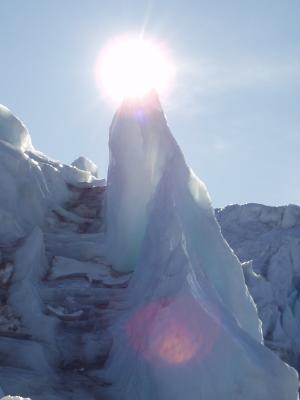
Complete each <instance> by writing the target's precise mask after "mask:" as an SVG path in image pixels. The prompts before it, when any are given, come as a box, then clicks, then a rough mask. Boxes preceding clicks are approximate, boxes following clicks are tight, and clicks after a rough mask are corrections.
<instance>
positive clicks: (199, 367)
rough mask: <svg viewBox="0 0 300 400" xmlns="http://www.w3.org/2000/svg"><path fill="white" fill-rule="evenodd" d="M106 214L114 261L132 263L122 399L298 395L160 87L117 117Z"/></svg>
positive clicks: (121, 342)
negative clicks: (171, 123) (174, 131)
mask: <svg viewBox="0 0 300 400" xmlns="http://www.w3.org/2000/svg"><path fill="white" fill-rule="evenodd" d="M106 218H107V220H106V223H107V229H108V243H107V246H108V247H107V258H108V259H109V260H110V261H111V262H112V264H113V265H115V266H116V267H117V268H118V269H119V270H120V271H127V270H132V269H133V270H134V272H133V275H132V278H131V281H130V283H129V288H128V292H127V303H126V304H127V309H126V310H125V311H124V312H123V313H122V314H121V315H120V317H119V320H118V322H117V323H116V324H115V326H114V328H113V330H112V333H113V338H114V340H113V347H112V350H111V352H110V357H109V360H108V364H107V369H106V375H105V376H106V379H107V381H108V382H111V383H112V387H111V390H110V391H109V394H110V396H111V397H112V398H113V399H119V398H121V397H122V399H124V400H126V399H131V400H134V399H143V400H147V399H149V400H150V399H153V398H157V399H160V400H164V399H166V400H167V399H170V398H172V399H175V400H176V399H178V400H179V399H180V400H181V399H183V398H188V399H189V400H193V399H195V400H196V399H199V398H205V399H207V400H210V399H211V400H215V399H217V398H222V399H243V400H253V399H256V400H265V399H267V398H272V399H278V400H291V399H297V397H298V395H297V391H298V377H297V374H296V372H295V370H293V369H292V368H290V367H288V366H287V365H286V364H284V363H283V362H282V361H280V360H279V358H277V356H276V355H274V354H273V353H272V352H271V351H270V350H268V349H267V348H266V347H264V346H263V344H262V332H261V326H260V321H259V319H258V316H257V312H256V308H255V305H254V303H253V300H252V298H251V296H250V294H249V292H248V290H247V287H246V285H245V281H244V277H243V272H242V266H241V264H240V263H239V261H238V259H237V257H236V256H235V255H234V254H233V252H232V250H231V249H230V248H229V246H228V245H227V243H226V242H225V240H224V239H223V237H222V235H221V232H220V227H219V225H218V223H217V221H216V219H215V217H214V211H213V210H212V207H211V204H210V200H209V197H208V194H207V192H206V189H205V186H204V185H203V184H202V182H201V181H200V180H199V179H198V178H197V177H196V176H195V175H194V173H193V172H192V171H191V170H190V169H189V168H188V166H187V165H186V163H185V160H184V157H183V155H182V152H181V150H180V149H179V147H178V145H177V144H176V142H175V139H174V138H173V137H172V135H171V132H170V131H169V129H168V127H167V124H166V120H165V117H164V114H163V112H162V110H161V108H160V105H159V102H158V100H157V98H155V96H154V97H153V94H152V95H151V96H150V98H147V99H144V100H141V101H138V102H125V103H124V104H123V105H122V107H121V108H120V110H119V111H118V112H117V114H116V116H115V118H114V121H113V124H112V126H111V131H110V165H109V173H108V193H107V214H106ZM113 239H114V240H113ZM187 310H188V312H187Z"/></svg>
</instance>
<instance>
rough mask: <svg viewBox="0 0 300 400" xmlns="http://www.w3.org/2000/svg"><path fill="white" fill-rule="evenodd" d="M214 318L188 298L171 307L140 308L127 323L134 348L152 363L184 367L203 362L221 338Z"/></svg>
mask: <svg viewBox="0 0 300 400" xmlns="http://www.w3.org/2000/svg"><path fill="white" fill-rule="evenodd" d="M210 312H213V315H214V319H212V318H211V317H210V316H209V315H208V313H207V311H205V310H204V308H203V307H201V306H200V305H199V304H198V303H197V302H196V301H195V300H193V299H191V298H184V299H180V300H176V302H171V303H170V305H169V306H166V307H165V306H162V304H159V303H154V304H150V305H147V306H145V307H143V308H142V309H140V310H139V311H138V312H137V313H136V314H135V315H134V316H133V317H132V318H131V319H130V321H129V322H128V324H127V335H128V337H129V340H130V343H131V344H132V346H133V348H134V349H135V350H136V351H137V352H138V353H139V354H140V355H141V356H142V357H144V358H146V359H147V360H149V361H152V362H154V361H157V362H164V363H166V364H168V365H173V366H180V365H185V364H187V363H189V362H193V361H198V362H199V361H202V360H203V358H205V357H206V356H207V355H208V354H209V353H210V352H211V351H212V349H213V347H214V345H215V342H216V339H217V336H218V323H217V322H216V321H217V318H218V317H217V312H216V310H213V309H212V308H211V310H210Z"/></svg>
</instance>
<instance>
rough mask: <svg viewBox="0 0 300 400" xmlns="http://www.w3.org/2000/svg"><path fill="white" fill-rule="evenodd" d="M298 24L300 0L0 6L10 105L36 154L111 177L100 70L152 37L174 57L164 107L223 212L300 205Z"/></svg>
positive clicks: (5, 95)
mask: <svg viewBox="0 0 300 400" xmlns="http://www.w3.org/2000/svg"><path fill="white" fill-rule="evenodd" d="M299 20H300V1H299V0H284V1H282V0H226V1H225V0H210V1H202V0H185V1H183V0H181V1H179V0H163V1H162V0H126V1H125V0H119V1H115V0H109V1H106V0H84V1H83V0H51V1H50V0H48V1H47V0H43V1H42V0H26V1H24V0H0V103H2V104H4V105H6V106H7V107H9V108H10V109H11V110H12V111H13V112H14V113H15V114H16V115H17V116H19V117H20V118H21V119H22V120H23V122H24V123H25V124H26V125H27V127H28V129H29V131H30V133H31V136H32V141H33V145H34V147H35V148H36V149H38V150H40V151H42V152H43V153H45V154H46V155H48V156H50V157H51V158H54V159H58V160H61V161H62V162H65V163H71V162H72V161H73V160H74V159H75V158H77V157H78V156H80V155H84V156H86V157H87V158H89V159H92V160H93V161H94V162H96V164H97V165H98V167H99V174H100V176H101V177H106V172H107V165H108V131H109V126H110V123H111V120H112V117H113V114H114V112H115V105H112V104H111V103H110V102H108V101H107V99H106V98H105V97H104V96H103V94H102V93H101V91H100V90H99V86H98V85H97V84H96V79H95V73H94V70H95V65H96V61H97V59H98V56H99V53H100V51H101V49H102V48H103V46H105V44H106V43H107V42H108V41H109V40H111V39H112V38H114V37H116V36H119V35H121V34H124V33H125V34H126V33H131V34H137V35H138V34H140V33H141V32H143V33H144V35H145V36H146V37H150V38H153V39H155V40H158V41H162V42H163V43H164V44H165V46H167V47H168V49H169V50H170V52H171V54H172V58H173V60H174V62H175V64H176V69H177V74H176V79H175V81H174V85H173V87H172V91H171V93H170V94H169V96H168V97H166V98H163V99H162V104H163V107H164V110H165V112H166V115H167V119H168V123H169V126H170V128H171V130H172V132H173V134H174V136H175V138H176V139H177V141H178V142H179V144H180V146H181V147H182V149H183V151H184V154H185V157H186V160H187V162H188V164H189V165H190V166H191V167H192V168H193V170H194V171H195V172H196V174H197V175H198V176H199V177H200V178H201V179H202V180H203V181H204V182H205V184H206V186H207V188H208V191H209V193H210V195H211V198H212V202H213V205H214V206H215V207H224V206H226V205H227V204H234V203H240V204H242V203H249V202H257V203H263V204H268V205H275V206H276V205H283V204H290V203H293V204H299V205H300V157H299V153H300V24H299Z"/></svg>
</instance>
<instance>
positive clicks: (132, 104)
mask: <svg viewBox="0 0 300 400" xmlns="http://www.w3.org/2000/svg"><path fill="white" fill-rule="evenodd" d="M140 109H143V110H144V111H148V112H149V111H150V112H151V111H155V110H156V111H162V106H161V103H160V100H159V96H158V93H157V91H156V90H155V89H151V90H149V91H148V92H147V93H145V94H144V95H143V96H138V97H125V98H124V100H123V102H122V105H121V107H120V111H124V112H134V111H136V110H140Z"/></svg>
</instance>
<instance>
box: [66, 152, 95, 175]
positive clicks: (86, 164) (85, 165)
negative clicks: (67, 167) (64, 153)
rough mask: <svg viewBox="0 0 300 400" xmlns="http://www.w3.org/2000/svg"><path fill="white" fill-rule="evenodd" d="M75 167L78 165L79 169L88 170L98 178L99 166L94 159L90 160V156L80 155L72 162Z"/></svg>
mask: <svg viewBox="0 0 300 400" xmlns="http://www.w3.org/2000/svg"><path fill="white" fill-rule="evenodd" d="M72 165H73V167H76V168H78V169H81V170H83V171H88V172H90V173H91V174H92V175H93V176H95V177H96V178H97V176H98V168H97V165H96V164H95V163H93V161H91V160H89V159H88V158H85V157H82V156H81V157H78V158H76V160H75V161H73V162H72Z"/></svg>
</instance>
